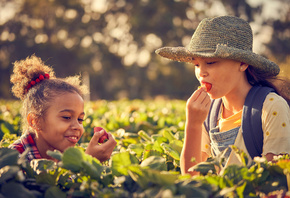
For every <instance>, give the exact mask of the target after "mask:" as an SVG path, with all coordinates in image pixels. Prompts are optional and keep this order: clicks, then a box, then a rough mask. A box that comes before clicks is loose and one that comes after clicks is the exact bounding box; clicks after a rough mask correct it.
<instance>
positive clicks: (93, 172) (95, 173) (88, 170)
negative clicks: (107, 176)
mask: <svg viewBox="0 0 290 198" xmlns="http://www.w3.org/2000/svg"><path fill="white" fill-rule="evenodd" d="M82 167H83V169H82V171H83V172H84V173H85V174H86V175H88V176H90V177H91V178H92V179H95V180H100V177H101V174H102V171H103V170H104V169H103V168H96V167H95V166H94V165H92V164H91V163H89V162H86V161H83V162H82Z"/></svg>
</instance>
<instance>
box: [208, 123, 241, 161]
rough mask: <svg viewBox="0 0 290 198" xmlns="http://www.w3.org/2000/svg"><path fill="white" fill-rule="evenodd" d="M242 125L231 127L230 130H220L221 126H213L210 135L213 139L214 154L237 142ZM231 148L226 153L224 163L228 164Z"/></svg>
mask: <svg viewBox="0 0 290 198" xmlns="http://www.w3.org/2000/svg"><path fill="white" fill-rule="evenodd" d="M239 129H240V126H239V127H236V128H233V129H230V130H228V131H224V132H219V128H218V127H216V128H213V129H211V130H210V131H209V137H210V140H211V149H212V152H213V154H214V156H217V155H219V154H220V153H222V152H223V151H224V150H225V149H226V148H228V146H230V145H233V144H234V143H235V140H236V137H237V135H238V132H239ZM231 150H232V149H231V148H229V149H228V150H227V152H226V153H225V154H224V157H225V161H224V163H223V165H225V164H226V162H227V160H228V158H229V155H230V153H231Z"/></svg>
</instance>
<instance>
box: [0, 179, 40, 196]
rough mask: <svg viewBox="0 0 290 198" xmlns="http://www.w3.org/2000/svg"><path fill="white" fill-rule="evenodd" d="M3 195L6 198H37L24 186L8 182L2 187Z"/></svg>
mask: <svg viewBox="0 0 290 198" xmlns="http://www.w3.org/2000/svg"><path fill="white" fill-rule="evenodd" d="M1 194H2V195H4V197H17V198H27V197H29V198H33V197H35V196H34V194H33V193H32V192H30V191H29V190H28V189H27V188H25V187H24V186H23V185H22V184H20V183H16V182H8V183H5V184H3V185H2V186H1Z"/></svg>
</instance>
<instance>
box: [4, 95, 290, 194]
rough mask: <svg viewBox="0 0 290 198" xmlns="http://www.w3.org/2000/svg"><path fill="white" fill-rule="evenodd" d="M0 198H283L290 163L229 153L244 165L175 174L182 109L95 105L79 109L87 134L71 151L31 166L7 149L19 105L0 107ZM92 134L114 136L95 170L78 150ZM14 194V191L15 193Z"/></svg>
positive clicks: (158, 104) (180, 104) (205, 166)
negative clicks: (109, 151)
mask: <svg viewBox="0 0 290 198" xmlns="http://www.w3.org/2000/svg"><path fill="white" fill-rule="evenodd" d="M0 107H1V111H0V117H1V119H0V124H2V125H1V128H0V130H1V131H0V133H1V134H2V136H1V143H0V197H20V196H22V197H192V196H195V197H287V196H289V192H288V189H289V184H290V179H289V178H290V176H289V175H290V168H289V167H290V160H289V156H288V155H284V156H280V157H277V158H276V159H275V160H274V161H273V162H267V161H266V160H265V158H255V159H254V162H253V163H252V164H251V165H247V162H248V158H247V156H246V155H245V153H243V152H242V151H240V150H239V149H238V148H235V147H232V149H233V150H234V151H235V153H236V155H237V157H238V158H239V159H240V161H241V164H242V165H231V166H229V167H227V168H226V169H222V165H221V164H222V163H223V160H224V159H223V158H222V155H221V156H217V157H216V158H209V159H208V160H207V161H206V162H203V163H199V164H197V165H196V166H194V167H192V168H191V169H192V170H195V171H198V172H200V175H199V176H194V177H191V176H190V175H181V174H180V164H179V163H180V153H181V149H182V146H183V139H184V132H183V131H184V120H185V101H173V100H172V101H160V100H158V101H140V100H134V101H126V100H125V101H113V102H108V101H96V102H88V103H87V104H86V106H85V111H86V115H87V117H86V119H85V122H84V128H85V133H84V135H83V137H82V139H81V140H80V142H79V143H78V145H77V146H76V147H72V148H69V149H67V150H66V151H65V152H63V153H60V152H58V151H54V152H51V151H50V152H48V155H50V156H51V157H53V158H55V159H57V160H58V162H57V163H56V162H54V161H51V160H45V159H42V160H33V161H32V162H31V163H28V162H27V161H25V160H24V155H25V154H22V155H20V156H19V154H18V152H17V151H15V150H11V149H9V148H7V146H8V145H9V144H10V143H11V142H13V141H14V140H16V139H17V138H18V137H19V135H20V134H19V131H20V114H19V109H20V105H19V103H18V102H5V103H0ZM96 126H101V127H103V128H104V129H105V130H106V131H109V132H110V133H112V134H113V135H114V137H115V139H116V141H117V146H116V147H115V150H114V152H113V154H112V156H111V158H110V160H108V161H106V162H103V163H100V162H99V161H98V160H97V159H95V158H93V157H91V156H89V155H87V154H85V152H84V149H85V148H86V146H87V143H88V141H89V140H90V138H91V137H92V135H93V133H94V128H95V127H96ZM15 189H17V191H16V190H15Z"/></svg>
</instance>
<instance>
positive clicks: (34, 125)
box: [27, 112, 39, 131]
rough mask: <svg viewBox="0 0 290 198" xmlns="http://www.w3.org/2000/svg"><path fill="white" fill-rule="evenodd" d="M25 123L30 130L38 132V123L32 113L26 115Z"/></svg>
mask: <svg viewBox="0 0 290 198" xmlns="http://www.w3.org/2000/svg"><path fill="white" fill-rule="evenodd" d="M27 122H28V125H29V126H30V127H31V128H33V129H34V130H36V131H39V126H38V125H39V124H38V123H39V122H38V119H37V116H36V115H35V114H34V113H31V112H30V113H28V115H27Z"/></svg>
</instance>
